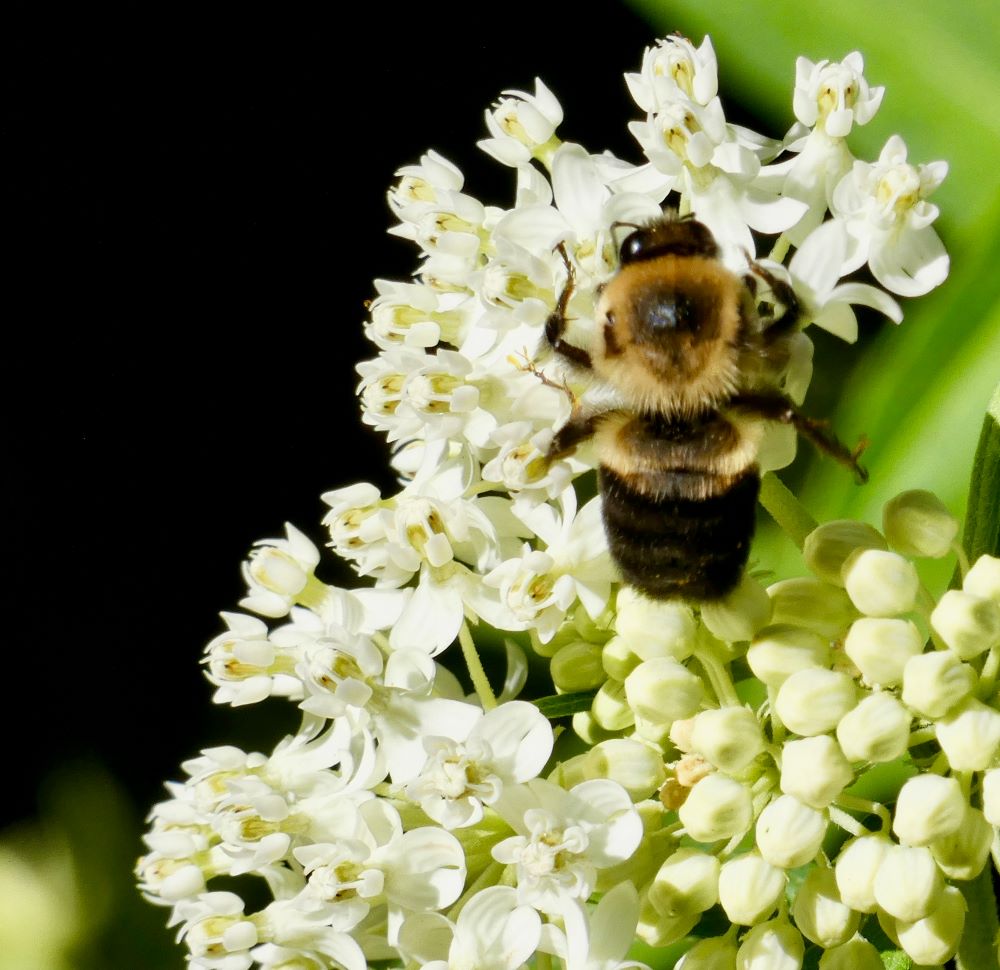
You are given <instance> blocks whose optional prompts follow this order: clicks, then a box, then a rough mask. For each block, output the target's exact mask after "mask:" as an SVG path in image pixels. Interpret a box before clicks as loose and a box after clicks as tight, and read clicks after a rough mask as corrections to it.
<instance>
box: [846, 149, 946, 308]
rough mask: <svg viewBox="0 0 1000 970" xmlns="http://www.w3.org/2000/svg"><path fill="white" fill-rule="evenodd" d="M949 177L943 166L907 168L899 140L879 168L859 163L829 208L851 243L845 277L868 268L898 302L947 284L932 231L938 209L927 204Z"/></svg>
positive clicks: (943, 259)
mask: <svg viewBox="0 0 1000 970" xmlns="http://www.w3.org/2000/svg"><path fill="white" fill-rule="evenodd" d="M947 173H948V165H947V163H945V162H932V163H931V164H929V165H920V166H914V165H911V164H910V163H909V162H907V160H906V145H905V144H904V142H903V140H902V139H901V138H900V137H899V136H897V135H893V136H892V137H891V138H890V139H889V141H888V142H886V145H885V147H884V148H883V149H882V153H881V154H880V155H879V159H878V162H876V163H875V164H869V163H867V162H855V163H854V167H853V168H852V169H851V171H850V172H849V173H848V174H847V175H845V176H844V178H843V179H841V181H840V183H839V184H838V185H837V187H836V189H835V190H834V193H833V199H832V203H831V208H832V211H833V214H834V216H835V217H836V218H838V219H841V220H843V221H844V223H845V225H846V228H847V232H848V233H849V234H850V237H851V251H849V252H848V254H847V257H846V259H845V262H844V265H843V272H850V271H851V270H854V269H857V268H858V267H860V266H863V265H864V264H865V263H866V262H867V263H868V265H869V267H870V268H871V271H872V275H873V276H874V277H875V279H877V280H878V281H879V283H881V284H882V285H883V286H884V287H885V288H886V289H887V290H891V291H892V292H893V293H898V294H899V295H900V296H921V295H922V294H924V293H927V292H929V291H930V290H932V289H934V287H935V286H938V285H939V284H941V283H942V282H944V279H945V277H946V276H947V275H948V265H949V263H948V254H947V253H946V252H945V249H944V246H943V245H942V243H941V240H940V238H939V237H938V235H937V233H936V232H935V231H934V229H933V227H932V226H931V223H932V222H933V221H934V220H935V219H936V218H937V215H938V209H937V206H935V205H933V204H932V203H930V202H927V201H926V198H927V196H928V195H930V194H931V192H933V191H934V189H936V188H937V187H938V186H939V185H940V184H941V182H942V181H943V180H944V177H945V175H946V174H947Z"/></svg>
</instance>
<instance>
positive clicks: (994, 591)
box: [962, 554, 1000, 600]
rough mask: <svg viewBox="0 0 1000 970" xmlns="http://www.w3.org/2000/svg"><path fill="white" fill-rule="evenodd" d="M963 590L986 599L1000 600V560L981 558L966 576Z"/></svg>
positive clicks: (992, 557)
mask: <svg viewBox="0 0 1000 970" xmlns="http://www.w3.org/2000/svg"><path fill="white" fill-rule="evenodd" d="M962 589H964V590H965V591H966V592H967V593H974V594H975V595H976V596H983V597H986V599H993V600H1000V559H998V558H997V557H996V556H987V555H985V554H983V555H982V556H980V557H979V558H978V559H977V560H976V561H975V563H973V565H972V568H971V569H970V570H969V571H968V572H967V573H966V574H965V579H964V580H963V581H962Z"/></svg>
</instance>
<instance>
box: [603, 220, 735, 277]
mask: <svg viewBox="0 0 1000 970" xmlns="http://www.w3.org/2000/svg"><path fill="white" fill-rule="evenodd" d="M718 255H719V247H718V244H717V243H716V241H715V236H713V235H712V232H711V230H710V229H709V228H708V226H706V225H705V224H704V223H703V222H698V220H697V219H693V218H690V217H688V216H685V217H683V218H679V217H678V216H677V215H676V214H675V213H664V215H663V217H662V218H660V219H657V220H656V221H655V222H653V223H650V225H648V226H640V227H639V228H637V229H636V230H635V231H634V232H630V233H629V234H628V235H627V236H626V237H625V238H624V239H623V240H622V244H621V249H620V250H619V254H618V259H619V263H620V264H621V265H622V266H628V265H629V264H631V263H637V262H641V261H643V260H648V259H657V258H658V257H660V256H705V257H706V258H708V259H716V258H718Z"/></svg>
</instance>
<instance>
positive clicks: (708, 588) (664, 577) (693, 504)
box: [599, 465, 760, 600]
mask: <svg viewBox="0 0 1000 970" xmlns="http://www.w3.org/2000/svg"><path fill="white" fill-rule="evenodd" d="M599 474H600V485H601V500H602V502H603V513H604V529H605V532H606V533H607V536H608V545H609V546H610V549H611V555H612V556H613V557H614V559H615V561H616V562H617V563H618V566H619V568H620V569H621V572H622V576H623V578H624V579H625V581H626V582H627V583H629V584H630V585H632V586H635V587H636V588H637V589H639V590H641V591H642V592H644V593H646V594H647V595H648V596H652V597H654V598H655V599H672V598H674V597H686V598H690V599H695V600H699V599H700V600H708V599H718V598H719V597H721V596H725V595H726V593H728V592H729V591H730V590H731V589H733V587H734V586H736V584H737V583H739V581H740V576H741V574H742V572H743V567H744V566H745V565H746V561H747V557H748V555H749V554H750V540H751V539H752V538H753V531H754V518H755V516H756V511H757V493H758V491H759V490H760V474H759V473H758V471H757V469H756V468H751V469H748V470H747V471H746V472H744V473H743V474H742V475H741V476H740V477H739V478H737V479H736V480H735V481H734V482H733V483H732V484H731V485H730V486H729V487H728V488H727V489H726V490H725V491H722V492H721V493H720V494H718V495H713V496H711V497H710V498H704V499H685V498H664V499H651V498H649V497H648V496H646V495H643V494H641V493H640V492H638V491H636V490H635V489H633V488H632V487H631V486H630V485H629V483H628V480H627V479H626V478H625V477H623V476H621V475H619V474H617V473H616V472H613V471H612V470H611V469H610V468H608V467H607V466H605V465H602V466H601V468H600V473H599ZM663 474H664V476H667V477H669V476H671V475H672V473H671V472H667V471H665V472H664V473H663Z"/></svg>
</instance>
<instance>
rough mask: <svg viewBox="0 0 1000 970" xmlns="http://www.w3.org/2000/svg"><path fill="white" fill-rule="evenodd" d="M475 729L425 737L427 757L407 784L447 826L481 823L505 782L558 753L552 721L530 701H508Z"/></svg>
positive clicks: (524, 777)
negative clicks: (485, 810)
mask: <svg viewBox="0 0 1000 970" xmlns="http://www.w3.org/2000/svg"><path fill="white" fill-rule="evenodd" d="M456 726H457V725H456ZM469 728H470V729H469V731H468V733H467V734H465V735H464V736H460V737H443V736H438V737H424V739H423V743H424V748H425V750H426V752H427V758H426V761H425V762H424V765H423V767H422V768H421V769H420V772H419V774H418V775H417V776H416V777H415V778H413V779H412V780H411V781H410V782H409V783H408V784H407V786H406V794H407V797H408V798H410V799H412V800H413V801H416V802H418V803H419V805H420V807H421V809H422V810H423V811H424V813H425V814H426V815H427V816H428V817H430V818H432V819H433V820H434V821H436V822H438V823H439V824H440V825H443V826H444V827H445V828H447V829H453V828H461V827H464V826H468V825H475V824H476V823H477V822H479V821H480V820H481V819H482V817H483V806H484V805H492V804H494V803H495V802H496V801H497V799H499V798H500V796H501V794H502V793H503V790H504V786H505V785H511V784H518V783H521V782H526V781H529V780H530V779H532V778H534V777H536V776H537V775H538V773H539V772H540V771H541V770H542V768H543V767H544V765H545V763H546V761H548V758H549V755H550V754H551V752H552V743H553V738H552V728H551V726H550V725H549V722H548V720H547V719H546V718H545V717H544V716H543V715H542V714H541V712H540V711H539V710H538V708H537V707H535V706H534V705H533V704H528V703H525V702H524V701H508V702H507V703H506V704H502V705H500V706H499V707H497V708H495V709H494V710H492V711H489V712H487V713H486V714H484V715H483V716H482V717H481V718H479V719H478V720H476V721H475V722H473V723H472V724H470V725H469Z"/></svg>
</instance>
